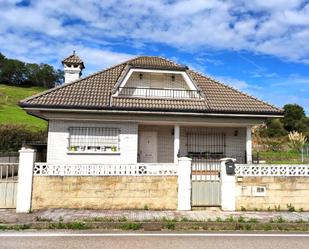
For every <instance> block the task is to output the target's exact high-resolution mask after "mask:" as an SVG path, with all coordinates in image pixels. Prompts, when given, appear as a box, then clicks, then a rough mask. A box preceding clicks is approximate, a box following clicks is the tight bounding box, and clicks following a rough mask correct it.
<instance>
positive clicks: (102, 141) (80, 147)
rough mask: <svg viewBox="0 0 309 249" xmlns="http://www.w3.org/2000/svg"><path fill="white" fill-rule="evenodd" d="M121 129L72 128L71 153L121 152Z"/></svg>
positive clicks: (70, 130)
mask: <svg viewBox="0 0 309 249" xmlns="http://www.w3.org/2000/svg"><path fill="white" fill-rule="evenodd" d="M119 134H120V129H118V128H113V127H70V128H69V148H68V149H69V151H71V152H103V153H104V152H110V153H115V152H119V151H120V148H119Z"/></svg>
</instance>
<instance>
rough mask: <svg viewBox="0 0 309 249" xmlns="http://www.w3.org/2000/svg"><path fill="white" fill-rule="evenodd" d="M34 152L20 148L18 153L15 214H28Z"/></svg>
mask: <svg viewBox="0 0 309 249" xmlns="http://www.w3.org/2000/svg"><path fill="white" fill-rule="evenodd" d="M35 154H36V151H35V150H33V149H26V148H22V149H21V150H20V151H19V168H18V185H17V198H16V213H29V212H30V209H31V192H32V173H33V165H34V161H35Z"/></svg>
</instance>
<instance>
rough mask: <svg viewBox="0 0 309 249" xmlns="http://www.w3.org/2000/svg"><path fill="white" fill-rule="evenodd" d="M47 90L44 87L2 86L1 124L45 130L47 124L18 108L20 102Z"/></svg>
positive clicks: (0, 100)
mask: <svg viewBox="0 0 309 249" xmlns="http://www.w3.org/2000/svg"><path fill="white" fill-rule="evenodd" d="M44 90H46V88H43V87H18V86H9V85H4V84H0V124H4V123H13V124H22V125H25V126H26V127H27V128H28V129H30V130H43V129H46V128H47V122H46V121H44V120H42V119H39V118H36V117H33V116H31V115H28V114H27V113H26V112H25V111H24V110H23V109H22V108H20V107H19V106H18V101H19V100H22V99H25V98H27V97H29V96H31V95H34V94H37V93H39V92H42V91H44Z"/></svg>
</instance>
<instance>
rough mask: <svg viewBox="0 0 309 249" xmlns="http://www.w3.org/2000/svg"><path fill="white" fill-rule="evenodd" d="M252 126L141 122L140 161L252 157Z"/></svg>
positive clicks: (195, 161) (243, 159)
mask: <svg viewBox="0 0 309 249" xmlns="http://www.w3.org/2000/svg"><path fill="white" fill-rule="evenodd" d="M251 147H252V141H251V126H246V127H242V126H222V125H221V126H209V125H204V126H202V125H185V124H174V125H173V124H164V123H161V124H149V123H148V124H145V123H142V124H139V125H138V155H137V161H138V162H139V163H177V162H178V158H179V157H189V158H191V159H192V163H193V165H194V164H201V163H203V162H205V163H207V162H216V161H219V160H220V159H221V158H225V157H230V158H236V160H237V163H249V162H251V161H252V148H251Z"/></svg>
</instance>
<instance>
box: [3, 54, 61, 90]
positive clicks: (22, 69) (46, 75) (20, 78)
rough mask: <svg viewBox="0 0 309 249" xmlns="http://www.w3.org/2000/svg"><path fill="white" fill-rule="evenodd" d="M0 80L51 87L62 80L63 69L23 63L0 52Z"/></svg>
mask: <svg viewBox="0 0 309 249" xmlns="http://www.w3.org/2000/svg"><path fill="white" fill-rule="evenodd" d="M0 82H2V83H6V84H12V85H31V86H44V87H47V88H52V87H54V86H55V85H59V84H61V83H62V82H63V71H62V70H56V69H54V68H53V67H52V66H50V65H48V64H35V63H24V62H22V61H19V60H14V59H7V58H6V57H5V56H4V55H3V54H1V53H0Z"/></svg>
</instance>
